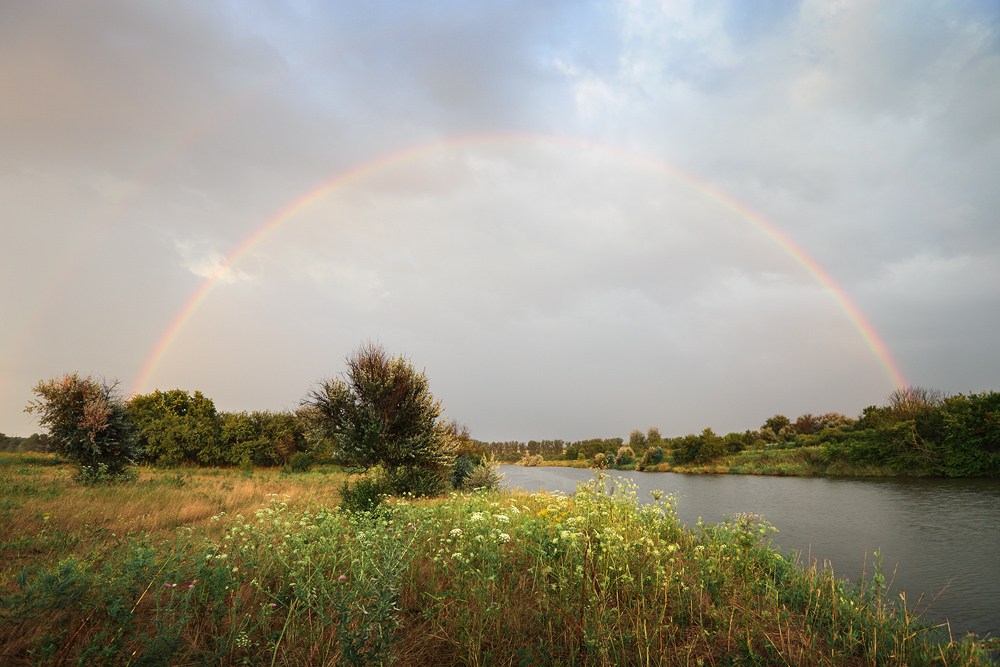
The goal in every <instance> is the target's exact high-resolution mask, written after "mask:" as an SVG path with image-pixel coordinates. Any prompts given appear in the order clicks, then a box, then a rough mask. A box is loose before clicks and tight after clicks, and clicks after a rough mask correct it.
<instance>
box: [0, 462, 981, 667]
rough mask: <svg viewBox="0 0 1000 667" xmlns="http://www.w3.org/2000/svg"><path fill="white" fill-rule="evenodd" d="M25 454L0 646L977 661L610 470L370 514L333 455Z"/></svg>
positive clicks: (247, 655) (760, 542) (324, 657)
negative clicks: (329, 463) (274, 461)
mask: <svg viewBox="0 0 1000 667" xmlns="http://www.w3.org/2000/svg"><path fill="white" fill-rule="evenodd" d="M38 467H39V470H29V471H26V472H23V473H16V472H13V469H14V468H16V466H10V465H5V464H4V463H2V462H0V476H2V483H3V484H4V485H5V489H7V490H10V491H11V495H9V496H8V495H7V494H5V495H4V498H13V500H5V501H4V504H3V507H2V508H0V520H2V521H3V522H5V523H4V541H3V555H4V558H5V561H9V562H8V563H6V564H5V566H4V567H5V570H4V578H3V581H4V585H3V589H2V591H0V598H2V604H0V645H2V646H3V647H4V648H3V653H2V654H0V663H2V664H4V665H29V664H45V665H50V664H108V665H132V664H144V665H156V664H162V665H271V664H274V665H336V664H390V662H391V663H392V664H396V665H487V664H491V665H492V664H504V665H506V664H517V665H520V664H525V665H527V664H551V665H563V664H571V665H699V664H700V665H721V664H731V665H742V664H782V665H803V666H804V665H869V664H882V665H904V664H905V665H930V664H948V665H983V664H986V661H985V658H984V656H983V654H982V652H978V651H977V649H976V648H975V647H974V646H973V645H972V644H968V643H966V644H953V645H945V646H941V647H938V646H936V645H933V644H932V643H930V642H928V641H926V637H925V634H924V631H923V630H922V629H921V628H920V626H919V625H917V624H916V623H915V622H914V619H913V618H912V616H911V615H910V614H909V612H907V611H906V610H905V608H901V607H900V605H899V604H897V603H896V602H895V601H893V600H889V599H885V598H883V596H882V593H881V591H882V589H881V587H880V586H879V585H878V580H877V579H876V580H875V581H873V582H869V584H868V585H866V586H865V587H863V588H860V589H854V588H851V587H848V586H846V585H845V584H844V583H843V582H840V581H837V580H835V579H834V578H833V576H832V575H831V573H829V572H827V571H821V570H816V569H813V570H811V571H808V572H807V571H803V570H801V569H799V568H797V567H795V566H794V565H793V564H792V563H791V562H789V561H788V560H786V559H783V558H781V557H780V556H779V555H778V554H777V553H775V552H774V551H772V550H771V549H770V548H769V545H768V542H769V540H768V536H769V535H770V533H771V530H772V529H771V528H770V527H769V526H768V525H767V523H766V522H765V521H764V520H763V519H762V518H761V517H757V516H752V515H751V516H737V517H733V518H732V519H731V520H730V521H728V522H726V523H723V524H720V525H714V526H712V525H700V524H699V525H698V526H697V527H696V528H694V529H692V530H687V529H684V528H682V527H681V526H680V525H679V524H678V522H677V519H676V516H675V515H674V513H673V505H672V499H671V498H669V497H666V496H664V497H660V498H658V499H655V502H654V503H652V504H643V505H640V504H639V502H638V499H637V498H636V497H635V491H636V490H635V488H634V487H632V486H629V485H627V484H624V483H612V482H611V481H610V480H609V479H608V478H596V479H595V480H593V481H592V482H591V483H589V484H587V485H585V486H583V487H581V489H580V490H579V491H578V492H577V494H575V495H574V496H571V497H569V496H562V495H548V494H541V493H537V494H527V493H514V494H507V493H498V492H475V493H471V494H458V493H454V494H451V495H449V496H447V497H445V498H439V499H433V500H417V499H395V500H389V501H388V502H387V503H386V506H385V508H384V510H383V511H381V513H379V514H378V515H376V516H374V517H372V516H366V515H362V516H357V515H349V514H346V513H343V512H341V511H340V510H339V509H337V507H336V505H337V501H338V498H337V494H336V489H337V487H339V485H340V483H341V482H342V481H343V475H342V474H341V473H337V472H333V473H330V474H326V475H324V474H320V473H308V474H302V475H289V474H282V473H280V472H276V471H266V472H261V471H254V473H253V474H252V476H251V475H245V474H243V473H241V472H240V471H238V470H227V471H221V472H220V471H196V470H191V471H154V470H143V471H141V474H140V476H139V479H138V480H137V481H136V482H135V483H133V484H125V485H121V486H112V487H97V488H91V487H80V486H77V485H74V484H73V483H71V482H70V481H69V479H68V477H69V472H68V471H67V470H65V469H62V468H60V467H59V466H51V465H43V464H41V463H40V464H39V465H38ZM32 489H34V490H32ZM54 535H60V536H61V537H58V538H54V537H53V536H54Z"/></svg>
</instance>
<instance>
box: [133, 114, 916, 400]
mask: <svg viewBox="0 0 1000 667" xmlns="http://www.w3.org/2000/svg"><path fill="white" fill-rule="evenodd" d="M512 141H513V142H544V143H552V144H565V145H569V146H572V147H575V148H587V149H592V150H600V151H603V152H606V153H610V154H613V155H615V156H617V157H619V158H621V159H623V160H625V161H628V162H633V163H637V164H641V165H644V166H646V167H649V168H651V169H655V170H657V171H660V172H663V173H665V174H667V175H669V176H671V177H672V178H675V179H677V180H680V181H682V182H684V183H687V184H688V185H691V186H692V187H694V188H695V189H697V190H699V191H701V192H703V193H705V194H706V195H708V196H710V197H712V198H713V199H714V200H716V201H717V202H719V203H720V204H722V205H723V206H725V207H726V208H728V209H730V210H731V211H733V212H735V213H736V214H738V215H739V216H740V217H742V218H744V219H745V220H747V221H748V222H750V223H751V224H753V225H754V226H755V227H756V228H757V229H759V230H760V231H761V232H763V233H764V234H765V235H766V236H767V237H768V238H770V239H771V240H772V241H774V242H775V243H776V244H777V245H778V246H779V247H780V248H781V249H782V250H784V251H785V253H787V254H788V255H789V256H790V257H791V258H792V259H793V260H794V261H795V262H796V263H798V264H799V265H800V266H801V267H802V268H803V269H805V270H806V272H807V273H808V274H809V275H810V276H812V277H813V279H814V280H816V282H818V283H819V284H820V285H821V286H822V287H823V288H824V289H825V290H826V291H827V292H829V294H830V295H831V296H832V297H833V299H834V301H835V302H836V303H837V305H838V306H839V307H840V309H841V310H842V311H844V313H845V314H846V315H847V317H848V319H849V320H850V322H851V324H852V325H853V326H854V328H855V329H857V330H858V332H859V333H860V334H861V337H862V339H863V340H864V341H865V343H866V345H867V346H868V347H869V348H870V349H871V350H872V352H873V353H874V354H875V356H876V358H877V359H878V360H879V362H880V363H881V365H882V366H883V367H884V369H885V371H886V373H887V374H888V376H889V378H890V379H891V381H892V382H893V384H894V385H895V386H896V387H904V386H906V384H907V383H906V380H905V378H904V376H903V373H902V371H901V370H900V368H899V366H898V364H897V363H896V361H895V360H894V359H893V357H892V354H891V353H890V351H889V348H888V347H887V346H886V344H885V342H884V341H882V339H881V338H880V337H879V335H878V333H877V332H876V331H875V328H874V327H873V326H872V325H871V323H870V322H869V321H868V319H867V318H866V317H865V315H864V313H862V312H861V309H860V308H858V306H857V305H856V304H855V303H854V302H853V301H852V300H851V298H850V297H849V296H848V295H847V293H846V292H845V291H844V290H843V289H842V288H841V287H840V286H839V285H838V284H837V283H836V282H835V281H834V280H833V278H831V277H830V275H829V274H828V273H827V272H826V271H825V270H824V269H823V268H822V267H821V266H820V265H819V264H818V263H817V262H816V260H814V259H813V258H812V257H810V256H809V254H808V253H806V252H805V250H803V249H802V248H800V247H799V246H798V245H796V244H795V243H794V242H793V241H792V240H791V239H790V238H788V236H786V235H785V234H784V233H783V232H781V231H780V230H779V229H778V228H776V227H775V226H774V225H773V224H771V223H770V222H768V221H767V220H765V219H764V218H762V217H761V216H759V215H758V214H757V213H755V212H754V211H752V210H750V209H749V208H747V207H746V206H745V205H743V204H742V203H740V202H738V201H736V200H735V199H733V198H732V197H730V196H728V195H727V194H725V193H724V192H722V191H720V190H718V189H717V188H715V187H713V186H712V185H710V184H708V183H704V182H702V181H699V180H696V179H695V178H693V177H692V176H690V175H688V174H685V173H684V172H681V171H678V170H677V169H675V168H673V167H671V166H670V165H668V164H666V163H663V162H660V161H658V160H655V159H653V158H650V157H647V156H644V155H640V154H637V153H632V152H630V151H627V150H624V149H621V148H616V147H612V146H606V145H603V144H596V143H593V142H589V141H585V140H582V139H575V138H569V137H561V136H550V135H536V134H492V135H473V136H465V137H458V138H453V139H448V140H444V141H436V142H431V143H425V144H418V145H415V146H411V147H409V148H406V149H403V150H400V151H397V152H394V153H389V154H386V155H383V156H380V157H378V158H376V159H374V160H371V161H368V162H365V163H362V164H360V165H356V166H354V167H352V168H350V169H347V170H345V171H342V172H340V173H338V174H337V175H335V176H334V177H333V178H330V179H329V180H327V181H324V182H323V183H321V184H319V185H318V186H316V187H314V188H313V189H311V190H310V191H308V192H307V193H306V194H305V195H303V196H302V197H300V198H298V199H296V200H295V201H293V202H292V203H291V204H290V205H288V206H287V207H285V208H283V209H281V210H280V211H279V212H278V213H277V214H275V215H274V216H272V217H271V218H269V219H268V220H267V221H265V222H264V224H262V225H261V226H260V227H258V228H257V229H256V230H254V232H253V233H252V234H250V236H248V237H247V238H246V239H244V240H243V241H242V242H241V243H240V244H239V245H238V246H237V247H236V248H235V249H234V250H233V251H232V252H231V253H230V254H229V255H228V256H227V257H226V258H225V260H224V261H223V262H222V263H221V264H220V265H219V267H218V268H217V269H216V270H215V272H214V273H213V274H212V275H211V276H210V277H208V278H207V279H206V280H205V282H204V283H203V284H202V285H201V287H199V288H198V290H197V291H196V292H195V293H194V294H193V295H192V296H191V298H190V299H189V300H188V301H187V303H186V304H185V305H184V307H183V308H182V309H181V310H180V312H179V313H178V314H177V316H176V317H175V318H174V319H173V321H172V322H171V324H170V326H169V327H168V328H167V330H166V331H165V332H164V333H163V335H162V336H161V337H160V339H159V341H158V342H157V344H156V347H155V348H153V351H152V353H151V354H150V355H149V357H148V359H147V360H146V362H145V363H144V364H143V367H142V370H141V372H140V373H139V375H138V377H137V378H136V380H135V382H134V383H133V385H132V393H133V394H135V393H139V392H141V391H143V390H144V389H145V388H146V386H147V385H148V384H149V380H150V378H151V377H152V375H153V372H154V371H155V370H156V368H157V366H159V364H160V362H161V361H162V360H163V357H164V356H165V355H166V353H167V351H168V350H169V349H170V346H171V345H172V344H173V343H174V341H175V340H176V339H177V336H178V335H179V334H180V332H181V331H182V330H183V329H184V326H185V325H186V324H187V323H188V322H189V321H190V320H191V318H192V317H193V316H194V314H195V312H197V311H198V309H199V308H200V307H201V305H202V303H204V301H205V299H206V297H208V295H209V294H210V293H211V292H212V290H213V289H214V288H215V287H216V285H218V284H219V282H220V281H221V280H222V279H223V277H224V276H225V275H227V273H228V272H229V271H230V270H231V269H232V267H234V266H235V265H236V264H237V263H238V262H239V261H240V260H241V259H242V258H243V257H244V256H245V255H246V254H247V253H248V252H250V250H252V249H253V248H254V247H255V246H257V245H258V244H260V243H261V242H262V241H263V240H264V239H265V238H267V237H268V236H269V235H270V234H271V233H273V232H274V231H275V230H276V229H278V228H279V227H281V226H282V225H284V224H285V223H287V222H289V221H290V220H291V219H293V218H294V217H295V216H296V215H297V214H299V213H301V212H302V211H304V210H306V209H308V208H309V207H311V206H312V205H313V204H315V203H316V202H318V201H320V200H321V199H323V198H324V197H325V196H327V195H328V194H329V193H331V192H333V191H335V190H337V189H338V188H340V187H343V186H344V185H346V184H348V183H351V182H352V181H356V180H358V179H360V178H363V177H365V176H367V175H369V174H372V173H375V172H377V171H379V170H380V169H382V168H383V167H388V166H390V165H395V164H399V163H402V162H405V161H406V160H408V159H410V158H414V157H418V156H421V155H427V154H431V153H434V152H436V151H444V150H447V149H450V148H456V147H468V146H474V145H483V144H486V145H488V144H496V143H509V142H512Z"/></svg>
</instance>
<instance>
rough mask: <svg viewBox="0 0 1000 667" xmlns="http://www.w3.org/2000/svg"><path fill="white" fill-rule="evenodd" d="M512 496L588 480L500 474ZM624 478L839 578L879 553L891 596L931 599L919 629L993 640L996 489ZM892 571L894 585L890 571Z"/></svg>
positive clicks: (997, 608)
mask: <svg viewBox="0 0 1000 667" xmlns="http://www.w3.org/2000/svg"><path fill="white" fill-rule="evenodd" d="M500 471H501V472H503V473H504V475H505V479H504V481H505V483H506V484H507V485H508V487H510V488H521V489H523V490H525V491H537V490H540V489H544V490H547V491H550V492H556V491H561V492H564V493H573V492H574V491H575V490H576V484H577V482H583V481H587V480H589V479H591V478H592V477H593V471H591V470H585V469H579V468H555V467H531V468H524V467H521V466H512V465H505V466H500ZM610 474H611V475H612V477H626V478H630V479H632V480H633V481H634V482H635V483H636V485H637V486H638V487H639V491H638V493H637V496H638V498H639V500H640V502H642V501H646V502H649V501H650V496H649V492H650V491H652V490H654V489H659V490H663V491H665V492H666V493H669V494H673V495H674V497H675V498H676V499H677V504H676V509H677V516H678V519H680V522H681V523H682V524H685V525H688V526H693V525H694V524H695V523H696V522H697V520H698V519H699V518H701V519H703V520H704V521H706V522H709V523H717V522H719V521H721V520H722V519H723V517H725V516H731V515H733V514H736V513H738V512H748V513H755V514H760V515H763V517H764V518H765V519H766V520H767V521H768V522H769V523H770V524H771V525H773V526H774V527H775V528H777V529H778V533H777V534H775V535H774V536H773V537H772V543H773V545H774V546H776V547H778V548H779V550H780V552H781V553H783V554H790V553H793V552H798V553H799V554H800V558H799V560H800V564H802V565H806V564H808V562H809V559H810V558H812V559H817V560H818V562H819V564H821V565H822V564H823V563H824V562H825V561H828V562H829V563H830V564H831V566H832V567H833V571H834V573H835V574H836V575H837V576H838V577H846V578H848V579H850V580H852V581H856V580H857V579H858V578H859V577H860V576H861V573H862V568H863V567H864V566H865V561H866V559H867V567H866V571H867V573H868V576H869V577H870V576H871V573H872V571H873V558H872V554H873V553H874V552H875V550H876V549H879V550H881V554H882V559H883V566H882V570H883V573H884V574H885V577H886V580H887V581H888V580H890V579H892V586H891V588H890V590H889V593H890V595H892V596H893V597H895V595H896V594H897V593H898V592H900V591H906V599H907V602H908V605H909V606H910V607H911V608H912V607H913V604H914V603H915V602H916V600H917V598H918V597H919V596H920V594H921V593H923V594H924V602H922V603H921V604H920V606H919V607H918V609H923V608H924V604H925V603H926V602H928V601H929V600H930V599H931V598H933V597H934V596H937V599H936V600H935V601H934V602H933V603H932V604H931V605H930V607H929V608H928V609H927V610H926V611H924V612H923V615H922V616H921V620H922V621H924V622H925V623H933V624H937V623H944V622H945V621H947V622H948V623H949V624H950V627H951V631H952V634H953V636H954V637H955V638H956V639H957V638H959V637H961V636H962V635H964V634H965V633H966V632H970V631H971V632H975V633H977V634H979V635H980V636H985V635H987V634H989V635H990V636H1000V480H982V479H955V480H951V479H945V480H941V479H933V480H928V479H857V478H849V479H844V478H830V477H765V476H755V475H683V474H678V473H648V472H625V471H610ZM894 570H895V576H894V575H893V571H894Z"/></svg>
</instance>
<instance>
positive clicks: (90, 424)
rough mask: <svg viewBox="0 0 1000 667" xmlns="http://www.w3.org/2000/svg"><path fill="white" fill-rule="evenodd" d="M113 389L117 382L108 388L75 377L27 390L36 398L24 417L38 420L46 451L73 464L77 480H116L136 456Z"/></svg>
mask: <svg viewBox="0 0 1000 667" xmlns="http://www.w3.org/2000/svg"><path fill="white" fill-rule="evenodd" d="M117 388H118V382H117V381H115V382H112V383H110V384H109V383H108V382H106V381H105V380H100V381H98V380H95V379H93V378H91V377H89V376H88V377H86V378H81V377H80V376H79V374H77V373H73V374H72V375H68V374H67V375H63V377H62V378H59V379H53V380H48V381H39V383H38V384H37V385H35V387H33V388H32V391H33V392H34V393H35V394H36V395H37V396H38V397H39V398H38V400H34V401H30V402H29V403H28V406H27V407H26V408H25V412H28V413H34V414H37V415H39V417H38V423H39V424H41V425H42V426H45V427H47V428H48V430H49V435H50V437H51V440H50V442H51V447H52V449H54V450H55V451H56V452H58V453H59V455H60V456H64V457H66V458H67V459H69V460H70V461H72V462H73V463H75V464H76V465H77V467H78V469H79V473H80V478H82V479H92V480H97V479H103V478H108V477H110V478H116V477H120V476H122V475H123V474H125V469H126V467H128V466H130V465H135V463H136V462H137V461H138V459H139V457H140V456H141V455H142V448H141V446H140V445H139V442H138V438H137V437H136V430H135V428H134V427H133V425H132V423H131V422H130V421H129V418H128V413H127V411H126V409H125V404H124V402H123V401H122V399H121V397H120V396H119V395H118V392H117Z"/></svg>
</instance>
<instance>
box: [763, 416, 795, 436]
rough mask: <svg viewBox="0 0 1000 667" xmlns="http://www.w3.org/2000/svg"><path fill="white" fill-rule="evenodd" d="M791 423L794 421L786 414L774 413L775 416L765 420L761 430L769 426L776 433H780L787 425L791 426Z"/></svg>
mask: <svg viewBox="0 0 1000 667" xmlns="http://www.w3.org/2000/svg"><path fill="white" fill-rule="evenodd" d="M791 423H792V421H791V420H790V419H789V418H788V417H786V416H785V415H774V416H773V417H769V418H768V419H767V421H765V422H764V425H763V426H761V428H760V430H761V431H763V430H764V429H766V428H769V429H771V430H772V431H774V432H775V433H780V432H781V429H783V428H785V427H786V426H790V425H791Z"/></svg>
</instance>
